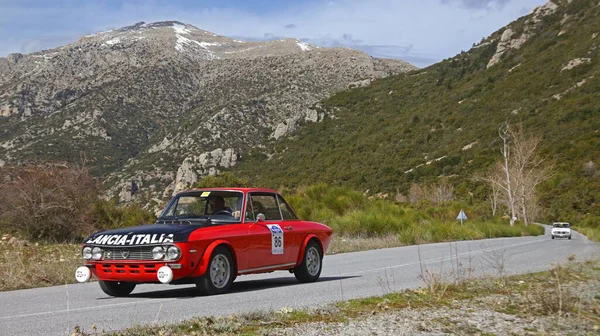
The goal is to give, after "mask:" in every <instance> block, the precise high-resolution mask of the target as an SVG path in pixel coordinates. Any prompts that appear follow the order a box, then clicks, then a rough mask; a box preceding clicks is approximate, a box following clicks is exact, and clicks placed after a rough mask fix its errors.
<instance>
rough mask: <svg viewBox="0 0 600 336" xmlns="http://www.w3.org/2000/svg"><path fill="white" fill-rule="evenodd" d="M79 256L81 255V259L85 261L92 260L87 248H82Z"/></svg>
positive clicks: (90, 251)
mask: <svg viewBox="0 0 600 336" xmlns="http://www.w3.org/2000/svg"><path fill="white" fill-rule="evenodd" d="M81 254H82V255H83V259H85V260H90V259H92V248H91V247H89V246H86V247H84V248H83V250H82V251H81Z"/></svg>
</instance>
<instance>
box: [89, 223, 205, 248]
mask: <svg viewBox="0 0 600 336" xmlns="http://www.w3.org/2000/svg"><path fill="white" fill-rule="evenodd" d="M209 225H210V222H209V221H198V222H191V224H188V223H187V222H186V224H147V225H140V226H131V227H126V228H121V229H115V230H107V231H101V232H97V233H94V234H93V235H91V236H89V237H88V238H87V239H85V240H84V241H83V243H84V244H91V245H110V246H139V245H155V244H164V243H174V242H186V241H187V240H188V238H189V236H190V234H191V233H192V232H193V231H195V230H197V229H200V228H203V227H207V226H209Z"/></svg>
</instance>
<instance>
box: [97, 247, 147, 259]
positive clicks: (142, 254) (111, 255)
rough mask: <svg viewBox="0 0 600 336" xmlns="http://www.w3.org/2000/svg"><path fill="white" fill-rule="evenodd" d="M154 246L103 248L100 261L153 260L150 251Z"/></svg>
mask: <svg viewBox="0 0 600 336" xmlns="http://www.w3.org/2000/svg"><path fill="white" fill-rule="evenodd" d="M153 248H154V246H137V247H125V248H105V249H103V255H102V259H104V260H153V259H152V249H153Z"/></svg>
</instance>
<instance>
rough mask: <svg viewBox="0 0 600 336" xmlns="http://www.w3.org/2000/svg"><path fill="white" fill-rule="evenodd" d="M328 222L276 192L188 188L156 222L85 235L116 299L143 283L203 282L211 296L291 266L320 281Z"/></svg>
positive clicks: (84, 273)
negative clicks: (303, 213)
mask: <svg viewBox="0 0 600 336" xmlns="http://www.w3.org/2000/svg"><path fill="white" fill-rule="evenodd" d="M331 234H332V230H331V228H329V227H328V226H326V225H324V224H320V223H315V222H307V221H303V220H300V219H298V217H296V215H295V214H294V211H293V210H292V208H291V207H290V206H289V205H288V204H287V203H286V202H285V200H284V199H283V197H282V196H281V195H280V194H279V193H277V192H276V191H273V190H268V189H258V188H219V189H195V190H189V191H184V192H181V193H179V194H177V195H176V196H174V197H173V199H172V200H171V201H170V202H169V204H168V205H167V207H166V208H165V210H164V211H163V212H162V214H161V215H160V217H159V218H158V219H157V221H156V223H154V224H148V225H141V226H135V227H127V228H122V229H116V230H109V231H103V232H98V233H95V234H93V235H91V236H90V237H89V238H87V239H85V241H84V243H83V247H82V255H83V258H84V259H85V266H81V267H79V268H78V269H77V270H76V272H75V278H76V279H77V281H79V282H86V281H89V280H90V278H91V276H92V274H93V275H95V276H96V277H97V278H98V280H99V283H100V288H102V290H103V291H104V292H105V293H106V294H108V295H111V296H127V295H129V294H130V293H131V292H132V291H133V290H134V289H135V286H136V284H139V283H163V284H196V287H197V288H198V290H199V291H200V292H201V293H203V294H207V295H210V294H221V293H225V292H227V291H228V290H229V288H230V287H231V284H232V283H233V281H234V280H235V278H236V277H237V276H238V275H242V274H254V273H265V272H272V271H277V270H288V271H290V272H292V273H294V275H295V276H296V279H298V281H300V282H314V281H317V280H318V279H319V276H320V274H321V267H322V260H323V255H324V254H325V251H327V247H328V246H329V243H330V242H331Z"/></svg>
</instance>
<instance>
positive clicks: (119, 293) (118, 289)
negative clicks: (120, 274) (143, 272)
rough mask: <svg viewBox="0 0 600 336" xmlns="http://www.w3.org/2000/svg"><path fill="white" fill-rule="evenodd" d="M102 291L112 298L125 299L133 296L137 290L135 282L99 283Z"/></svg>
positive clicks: (101, 281)
mask: <svg viewBox="0 0 600 336" xmlns="http://www.w3.org/2000/svg"><path fill="white" fill-rule="evenodd" d="M98 282H99V283H100V288H101V289H102V291H103V292H104V293H106V294H108V295H110V296H116V297H123V296H127V295H129V294H131V292H133V290H134V289H135V283H134V282H124V281H103V280H100V281H98Z"/></svg>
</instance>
